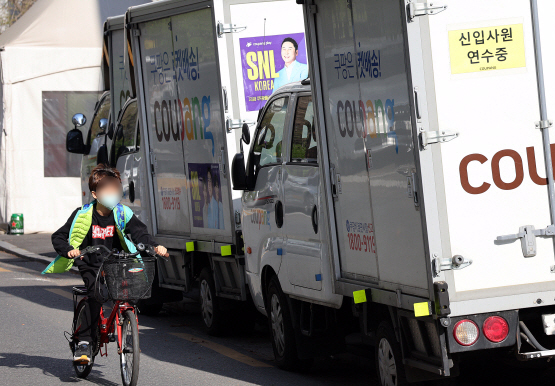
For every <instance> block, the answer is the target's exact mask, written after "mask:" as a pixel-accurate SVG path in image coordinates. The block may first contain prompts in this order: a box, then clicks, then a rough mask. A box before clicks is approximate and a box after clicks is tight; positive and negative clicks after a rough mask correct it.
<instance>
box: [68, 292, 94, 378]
mask: <svg viewBox="0 0 555 386" xmlns="http://www.w3.org/2000/svg"><path fill="white" fill-rule="evenodd" d="M84 319H85V302H81V303H79V305H78V306H77V311H76V312H75V315H74V316H73V326H72V329H71V336H72V338H73V344H72V345H71V356H72V357H73V355H74V354H75V344H76V341H75V330H77V329H79V328H80V326H81V325H82V324H83V321H84ZM93 365H94V356H93V357H92V358H91V361H90V362H89V363H88V364H86V365H82V364H76V363H73V368H74V369H75V374H76V375H77V378H87V376H88V375H89V374H90V372H91V370H92V368H93Z"/></svg>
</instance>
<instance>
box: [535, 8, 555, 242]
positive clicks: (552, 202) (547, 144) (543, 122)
mask: <svg viewBox="0 0 555 386" xmlns="http://www.w3.org/2000/svg"><path fill="white" fill-rule="evenodd" d="M530 3H531V5H532V28H533V30H534V47H535V51H536V55H535V56H536V75H537V81H538V98H539V102H540V124H539V129H540V130H541V132H542V137H543V153H544V159H545V171H546V173H547V190H548V193H549V207H550V212H551V225H553V224H555V186H554V182H553V164H552V163H551V141H550V140H549V127H550V126H551V125H550V124H549V119H548V118H547V103H546V97H545V82H544V76H543V61H542V47H541V39H540V23H539V18H538V1H537V0H530ZM554 243H555V238H554Z"/></svg>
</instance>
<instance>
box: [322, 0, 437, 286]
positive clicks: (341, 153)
mask: <svg viewBox="0 0 555 386" xmlns="http://www.w3.org/2000/svg"><path fill="white" fill-rule="evenodd" d="M315 4H316V6H317V9H318V12H317V14H316V32H317V42H318V55H319V62H320V71H321V89H322V95H323V101H324V102H323V103H322V106H324V116H325V135H327V142H328V150H329V154H330V165H331V170H330V173H331V175H332V177H331V178H332V184H333V185H334V188H333V190H334V196H335V199H334V202H335V218H336V223H337V238H338V241H339V255H340V265H341V277H342V278H345V279H350V280H357V281H359V282H366V283H368V284H374V285H376V284H380V285H382V284H383V285H385V286H388V285H389V286H390V287H391V286H393V287H396V286H399V285H401V286H404V287H405V288H407V289H409V288H413V289H416V290H417V291H418V293H426V292H427V290H428V273H427V267H426V257H425V252H424V244H423V234H422V220H421V215H420V211H419V207H418V206H417V205H415V187H414V183H415V180H417V178H416V175H415V174H416V165H415V154H414V147H415V145H414V144H415V140H414V137H415V136H414V134H413V126H412V121H411V110H410V102H409V101H410V94H409V86H408V76H407V71H406V67H405V66H406V60H405V45H404V33H403V25H402V23H403V22H404V20H403V18H402V16H401V14H402V12H401V3H400V2H391V1H375V2H373V4H372V6H371V7H369V6H368V5H367V4H366V3H364V2H362V1H353V2H351V3H350V4H351V5H349V3H347V2H343V1H335V0H323V1H316V2H315ZM397 288H398V287H397Z"/></svg>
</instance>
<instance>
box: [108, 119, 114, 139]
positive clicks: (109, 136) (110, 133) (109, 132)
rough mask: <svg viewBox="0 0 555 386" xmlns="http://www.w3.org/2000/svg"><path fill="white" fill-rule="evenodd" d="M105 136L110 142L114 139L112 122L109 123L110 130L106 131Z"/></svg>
mask: <svg viewBox="0 0 555 386" xmlns="http://www.w3.org/2000/svg"><path fill="white" fill-rule="evenodd" d="M106 135H108V138H110V139H111V140H112V139H114V122H112V123H110V128H109V129H108V133H107V134H106Z"/></svg>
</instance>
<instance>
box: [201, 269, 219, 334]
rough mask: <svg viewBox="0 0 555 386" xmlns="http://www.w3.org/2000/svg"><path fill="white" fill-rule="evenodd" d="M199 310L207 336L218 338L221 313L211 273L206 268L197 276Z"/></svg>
mask: <svg viewBox="0 0 555 386" xmlns="http://www.w3.org/2000/svg"><path fill="white" fill-rule="evenodd" d="M199 284H200V309H201V314H202V320H203V322H204V325H205V326H206V329H207V332H208V334H209V335H212V336H218V335H221V334H222V332H223V321H222V319H223V318H222V316H223V315H222V311H221V310H220V308H219V301H218V298H217V297H216V286H215V284H214V278H213V277H212V272H211V271H210V269H209V268H208V267H205V268H203V270H202V271H201V272H200V276H199Z"/></svg>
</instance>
